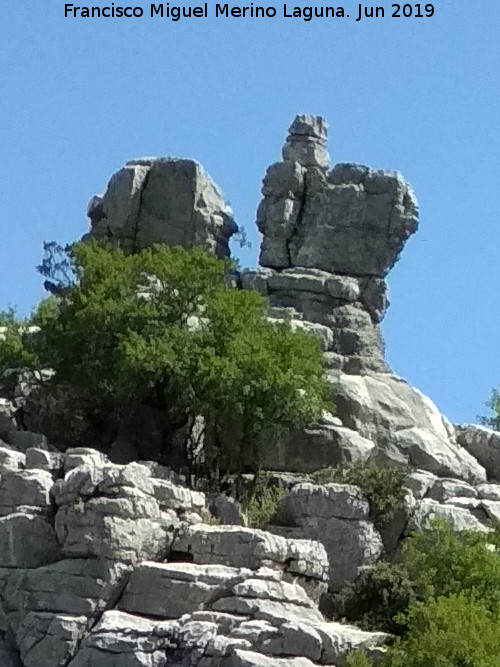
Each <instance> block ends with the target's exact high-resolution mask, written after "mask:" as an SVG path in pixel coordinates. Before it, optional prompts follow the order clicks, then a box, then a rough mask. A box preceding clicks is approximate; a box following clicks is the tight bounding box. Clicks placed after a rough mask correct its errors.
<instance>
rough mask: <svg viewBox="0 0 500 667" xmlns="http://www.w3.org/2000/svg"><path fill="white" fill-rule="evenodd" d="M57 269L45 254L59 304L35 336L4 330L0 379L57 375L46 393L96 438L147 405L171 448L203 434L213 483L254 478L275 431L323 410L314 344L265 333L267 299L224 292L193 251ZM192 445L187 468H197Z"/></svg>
mask: <svg viewBox="0 0 500 667" xmlns="http://www.w3.org/2000/svg"><path fill="white" fill-rule="evenodd" d="M49 252H50V248H49ZM57 252H59V249H57ZM54 269H55V270H54V271H51V264H50V256H49V260H48V261H47V262H46V264H45V268H44V274H45V275H46V276H47V277H48V278H50V280H48V282H49V283H50V291H51V292H52V294H53V295H55V296H52V297H49V299H48V300H45V301H44V302H42V304H41V305H40V307H39V308H38V310H37V312H35V314H34V315H33V317H32V318H31V320H30V321H29V323H28V324H35V325H37V326H38V327H39V331H37V332H32V333H30V334H27V333H26V331H24V330H23V327H22V326H21V325H20V323H15V322H12V324H10V325H9V327H10V329H11V330H12V335H10V334H9V336H10V338H9V340H8V344H6V342H5V341H4V342H0V373H1V372H2V370H3V369H5V368H6V366H7V365H8V366H9V367H11V368H12V367H13V366H17V367H18V368H23V369H30V370H31V371H33V370H40V369H42V368H50V369H52V370H53V371H54V375H53V377H52V378H51V379H50V381H49V393H50V392H52V394H56V393H59V395H61V394H64V395H65V396H66V398H67V400H69V401H70V403H71V404H72V405H75V406H76V405H78V406H79V409H80V411H81V413H82V414H83V415H84V417H85V418H86V419H92V420H93V421H94V423H95V424H96V425H97V427H96V430H98V426H99V424H100V423H104V422H105V421H106V422H108V423H109V421H110V420H112V421H113V420H114V423H115V424H119V423H120V422H121V421H122V420H123V419H124V417H125V416H126V415H127V414H129V413H130V411H131V410H133V408H134V406H136V405H138V404H141V405H148V406H151V407H153V408H155V409H157V410H159V411H161V412H162V414H163V415H164V440H165V446H166V447H168V445H169V442H171V441H172V438H173V436H174V434H175V433H176V432H177V431H178V430H179V429H180V428H181V427H182V428H184V429H187V430H188V431H190V432H191V434H194V431H195V426H196V425H197V426H198V427H199V425H200V424H202V425H203V435H204V438H205V447H204V459H205V468H208V469H209V470H210V474H211V475H217V471H218V470H222V471H226V470H230V469H233V470H237V471H241V470H248V471H252V472H256V471H257V470H258V468H259V463H260V452H261V448H262V446H263V445H264V444H266V445H269V444H270V443H271V442H272V439H273V438H274V437H276V435H277V432H278V429H279V428H281V427H288V426H300V425H304V424H306V423H308V422H309V421H312V420H314V419H316V418H317V417H318V416H319V414H320V413H321V411H322V410H323V409H324V408H325V407H326V405H327V398H328V393H329V391H328V386H327V384H326V382H325V380H324V377H323V371H322V365H321V352H320V348H319V344H318V342H317V341H316V339H314V338H313V337H311V336H310V335H308V334H306V333H305V332H302V331H291V329H290V327H289V325H288V324H286V323H283V324H280V325H274V324H270V323H269V322H268V320H267V319H266V317H265V313H266V302H265V300H264V299H263V297H261V296H260V295H259V294H257V293H256V292H252V291H240V290H236V289H234V288H232V287H231V286H230V285H229V282H228V280H227V277H226V276H227V273H228V270H229V269H230V264H229V262H224V261H221V260H218V259H216V258H215V257H214V256H212V255H211V254H209V253H207V252H205V251H202V250H199V249H195V250H185V249H182V248H170V247H165V246H153V247H151V248H148V249H146V250H143V251H142V252H140V253H138V254H134V255H125V254H124V253H123V252H122V251H120V250H118V249H112V248H109V247H103V246H102V245H98V244H96V243H77V244H75V245H74V246H72V248H71V250H70V253H69V255H67V260H66V259H65V258H64V257H63V258H61V256H60V255H57V262H56V263H55V265H54ZM57 274H58V275H59V278H58V275H57ZM2 350H3V352H2ZM2 354H3V356H1V355H2ZM199 418H201V421H200V419H199ZM187 441H188V442H190V443H191V449H190V447H189V446H187V447H186V451H185V454H186V465H188V464H193V463H194V461H195V459H196V446H195V445H193V444H192V443H193V438H191V439H188V440H187Z"/></svg>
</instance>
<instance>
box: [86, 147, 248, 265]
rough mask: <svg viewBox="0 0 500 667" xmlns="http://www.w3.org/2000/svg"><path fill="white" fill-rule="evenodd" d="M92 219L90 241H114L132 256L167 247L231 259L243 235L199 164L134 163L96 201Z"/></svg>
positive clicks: (91, 204) (148, 160)
mask: <svg viewBox="0 0 500 667" xmlns="http://www.w3.org/2000/svg"><path fill="white" fill-rule="evenodd" d="M87 215H88V216H89V218H90V222H91V225H92V229H91V232H90V234H89V235H88V236H89V237H93V238H97V239H108V240H109V241H111V242H113V243H116V244H117V245H119V246H120V247H121V248H123V249H124V250H125V251H126V252H135V251H138V250H142V249H143V248H147V247H148V246H150V245H152V244H153V243H165V244H167V245H172V246H184V247H185V248H192V247H195V246H199V247H201V248H205V249H206V250H211V251H212V252H214V253H215V254H216V255H217V256H218V257H227V256H229V249H228V242H229V239H230V237H231V235H232V234H234V233H235V232H236V231H237V227H236V224H235V222H234V220H233V216H232V212H231V209H230V208H229V206H228V205H227V204H226V202H225V201H224V199H223V197H222V194H221V192H220V191H219V189H218V188H217V186H216V185H215V183H214V182H213V181H212V180H211V179H210V177H209V176H208V175H207V174H206V173H205V171H204V170H203V168H202V167H201V166H200V165H199V164H198V163H197V162H195V161H194V160H181V159H174V158H161V159H160V158H144V159H138V160H130V161H129V162H127V164H126V165H125V166H124V167H123V168H122V169H120V170H119V171H117V172H116V174H114V175H113V176H112V177H111V179H110V181H109V183H108V186H107V188H106V192H105V193H104V195H96V196H94V197H93V198H92V199H91V200H90V202H89V205H88V209H87Z"/></svg>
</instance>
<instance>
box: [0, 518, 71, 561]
mask: <svg viewBox="0 0 500 667" xmlns="http://www.w3.org/2000/svg"><path fill="white" fill-rule="evenodd" d="M60 558H61V550H60V547H59V543H58V541H57V538H56V534H55V531H54V527H53V526H52V524H51V522H50V521H49V520H48V519H47V517H44V516H40V515H38V514H27V513H24V512H20V513H17V514H9V515H8V516H4V517H1V518H0V568H2V567H20V568H34V567H41V566H43V565H48V564H49V563H53V562H55V561H57V560H59V559H60Z"/></svg>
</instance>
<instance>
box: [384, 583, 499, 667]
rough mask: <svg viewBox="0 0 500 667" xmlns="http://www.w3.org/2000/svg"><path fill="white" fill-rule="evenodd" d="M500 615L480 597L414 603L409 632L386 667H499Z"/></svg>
mask: <svg viewBox="0 0 500 667" xmlns="http://www.w3.org/2000/svg"><path fill="white" fill-rule="evenodd" d="M499 621H500V618H499V614H498V611H494V612H492V611H490V610H488V609H487V607H486V605H485V604H484V603H483V602H481V601H480V600H474V599H471V598H470V597H469V596H468V595H466V594H458V595H457V594H452V595H450V596H449V597H439V598H437V599H433V600H428V601H427V602H426V603H414V604H413V605H411V606H410V608H409V610H408V612H407V614H405V623H406V624H407V626H408V633H407V635H406V636H405V637H404V638H403V639H399V640H397V641H396V643H395V644H394V646H392V647H391V648H390V649H389V650H388V655H387V659H386V660H384V662H383V665H384V667H430V665H433V667H498V665H500V622H499Z"/></svg>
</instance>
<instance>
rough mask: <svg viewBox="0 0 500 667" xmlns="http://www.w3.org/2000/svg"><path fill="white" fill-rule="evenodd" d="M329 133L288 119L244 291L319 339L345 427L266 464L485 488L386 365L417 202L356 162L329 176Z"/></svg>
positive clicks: (443, 429)
mask: <svg viewBox="0 0 500 667" xmlns="http://www.w3.org/2000/svg"><path fill="white" fill-rule="evenodd" d="M326 132H327V130H326V122H325V121H324V120H323V119H322V118H320V117H316V116H307V115H303V116H297V117H296V119H295V120H294V122H293V123H292V125H291V127H290V129H289V133H290V134H289V136H288V138H287V139H286V142H285V146H284V148H283V161H282V162H278V163H276V164H273V165H271V166H270V167H269V169H268V170H267V172H266V175H265V177H264V181H263V186H262V194H263V199H262V201H261V203H260V205H259V208H258V211H257V226H258V228H259V229H260V231H261V232H262V234H263V238H262V245H261V252H260V264H261V266H260V267H259V268H258V269H255V270H248V271H245V272H243V275H242V285H243V287H244V288H246V289H256V290H257V291H259V292H260V293H261V294H264V295H266V296H267V298H268V300H269V303H270V306H271V308H270V312H269V315H270V318H271V319H275V320H276V319H279V318H281V319H287V320H289V321H290V322H291V325H292V327H301V328H304V329H306V330H308V331H310V332H312V333H314V334H315V335H316V336H317V337H318V339H319V341H320V345H321V348H322V350H323V352H324V359H325V368H326V372H327V375H328V378H329V380H330V382H331V384H332V399H333V402H334V403H335V405H336V408H337V415H338V417H339V418H340V423H339V424H332V423H331V422H330V421H328V420H324V421H322V422H320V423H318V424H316V425H311V428H309V429H306V430H305V431H302V432H300V433H292V434H291V435H290V437H289V438H288V440H286V441H285V440H284V441H282V442H281V443H279V444H278V446H277V447H276V449H275V451H267V452H266V457H267V458H266V464H267V465H268V466H269V467H271V468H278V469H281V470H285V469H287V468H288V469H289V470H296V471H303V472H307V471H310V470H311V469H313V467H314V466H316V467H321V466H325V465H335V464H337V463H339V462H341V461H345V460H367V459H372V460H376V461H379V462H383V461H385V462H391V463H393V464H396V465H404V466H413V467H419V468H424V469H427V470H429V471H431V472H433V473H436V474H438V475H444V476H453V477H458V478H460V479H463V480H467V481H472V482H476V483H477V482H480V481H485V480H486V471H485V469H484V467H483V466H484V465H485V463H484V460H483V459H482V458H481V459H480V460H479V462H478V461H477V460H476V459H475V458H473V456H471V455H470V453H469V451H471V450H470V448H468V449H469V451H467V450H466V449H465V448H464V447H462V446H461V444H462V443H460V444H459V443H457V439H456V435H455V431H454V429H453V427H452V425H451V424H450V423H449V422H448V421H447V420H446V419H445V418H444V417H443V416H442V415H441V414H440V413H439V411H438V410H437V408H436V407H435V406H434V404H433V403H432V401H430V400H429V399H428V398H427V397H426V396H424V395H423V394H421V393H420V392H419V391H418V390H416V389H414V388H413V387H411V386H410V385H409V384H408V383H406V382H405V381H404V380H402V379H401V378H398V377H396V376H395V375H393V374H392V373H391V371H390V369H389V368H388V366H387V363H386V361H385V359H384V346H383V340H382V335H381V332H380V327H379V324H380V322H381V320H382V319H383V317H384V314H385V311H386V308H387V305H388V298H387V285H386V282H385V277H386V275H387V273H388V272H389V271H390V269H391V268H392V267H393V265H394V263H395V262H396V261H397V259H398V257H399V255H400V253H401V251H402V249H403V246H404V244H405V242H406V241H407V239H408V238H409V237H410V236H411V234H413V233H414V232H415V231H416V230H417V226H418V205H417V202H416V198H415V195H414V194H413V191H412V189H411V187H410V186H409V185H408V183H406V181H405V180H404V178H403V177H402V176H401V174H399V173H397V172H392V171H380V170H373V169H370V168H368V167H365V166H363V165H355V164H337V165H336V166H334V167H333V169H331V170H329V169H328V159H327V153H326ZM463 439H464V438H462V440H463ZM469 439H470V438H469ZM312 450H314V454H312V455H311V456H309V453H310V452H311V451H312ZM301 452H302V455H301Z"/></svg>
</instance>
